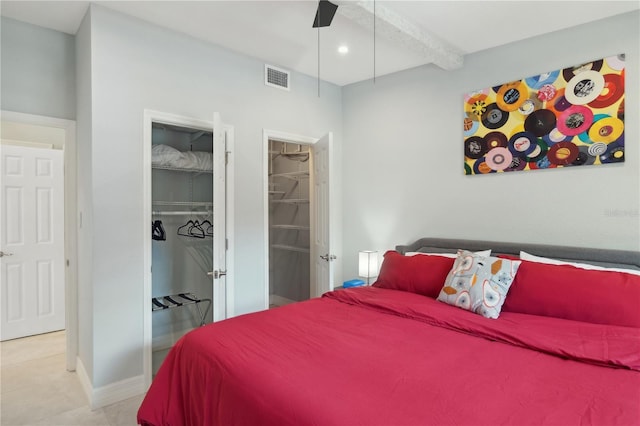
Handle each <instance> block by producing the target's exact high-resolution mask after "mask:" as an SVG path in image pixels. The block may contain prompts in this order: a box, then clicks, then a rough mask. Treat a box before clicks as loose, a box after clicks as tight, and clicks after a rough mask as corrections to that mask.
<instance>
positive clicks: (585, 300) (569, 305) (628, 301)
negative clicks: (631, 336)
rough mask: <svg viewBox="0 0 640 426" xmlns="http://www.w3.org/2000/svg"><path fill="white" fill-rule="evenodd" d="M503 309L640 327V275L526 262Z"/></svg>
mask: <svg viewBox="0 0 640 426" xmlns="http://www.w3.org/2000/svg"><path fill="white" fill-rule="evenodd" d="M502 311H503V312H520V313H524V314H533V315H543V316H549V317H556V318H565V319H570V320H576V321H585V322H590V323H596V324H609V325H622V326H628V327H640V276H637V275H633V274H626V273H624V272H613V271H598V270H587V269H581V268H576V267H574V266H571V265H549V264H545V263H537V262H527V261H522V264H521V265H520V268H519V269H518V273H517V274H516V278H515V279H514V281H513V284H512V285H511V288H510V289H509V295H508V296H507V300H506V301H505V303H504V305H503V306H502Z"/></svg>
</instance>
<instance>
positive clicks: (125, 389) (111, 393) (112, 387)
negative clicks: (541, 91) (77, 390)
mask: <svg viewBox="0 0 640 426" xmlns="http://www.w3.org/2000/svg"><path fill="white" fill-rule="evenodd" d="M76 374H77V375H78V379H79V380H80V384H81V385H82V388H83V389H84V392H85V394H86V395H87V398H88V399H89V406H90V407H91V409H92V410H96V409H98V408H101V407H105V406H107V405H111V404H115V403H116V402H120V401H124V400H125V399H128V398H131V397H134V396H136V395H140V394H143V393H145V392H146V391H147V389H146V386H145V383H144V375H140V376H136V377H131V378H129V379H125V380H121V381H119V382H115V383H111V384H108V385H106V386H102V387H99V388H95V389H94V388H93V386H92V385H91V380H89V376H88V375H87V370H85V368H84V365H83V364H82V360H81V359H80V358H78V360H77V364H76Z"/></svg>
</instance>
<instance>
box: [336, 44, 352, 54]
mask: <svg viewBox="0 0 640 426" xmlns="http://www.w3.org/2000/svg"><path fill="white" fill-rule="evenodd" d="M338 53H339V54H341V55H346V54H347V53H349V46H347V45H346V44H343V45H342V46H340V47H338Z"/></svg>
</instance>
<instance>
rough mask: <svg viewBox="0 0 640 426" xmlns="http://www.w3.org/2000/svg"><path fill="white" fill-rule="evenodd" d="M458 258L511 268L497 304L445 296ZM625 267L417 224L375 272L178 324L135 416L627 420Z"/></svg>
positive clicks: (629, 332)
mask: <svg viewBox="0 0 640 426" xmlns="http://www.w3.org/2000/svg"><path fill="white" fill-rule="evenodd" d="M459 249H464V251H462V250H461V251H459ZM487 249H491V250H492V252H491V255H489V256H487V255H486V253H476V252H477V251H481V250H487ZM419 253H431V254H425V255H423V254H419ZM465 256H466V257H465ZM465 259H466V260H469V259H471V261H472V262H480V264H482V265H484V264H485V263H488V264H491V267H490V269H491V270H492V271H493V272H495V271H497V270H498V269H500V268H502V269H500V271H501V272H504V271H507V274H510V273H513V275H514V276H513V277H512V282H511V284H510V287H509V288H508V292H507V294H506V296H505V297H504V298H503V299H502V302H503V304H502V305H501V312H499V314H498V317H497V318H487V317H485V316H484V315H485V314H486V315H492V314H491V312H485V310H486V306H485V307H483V308H482V309H483V312H482V313H481V314H479V313H478V312H479V310H477V311H475V312H474V311H470V310H467V309H464V308H463V309H461V308H460V306H459V305H456V306H452V305H451V304H449V303H448V302H445V303H443V300H444V299H446V298H447V297H449V296H455V295H454V294H451V295H450V294H448V293H447V292H446V291H445V290H444V289H445V287H451V288H453V287H455V285H457V284H456V283H455V282H452V280H453V281H455V279H456V278H455V277H456V276H457V275H456V274H455V273H454V272H455V271H460V270H462V269H464V267H466V266H465V265H466V264H465V261H466V260H465ZM496 259H498V260H496ZM496 265H498V266H499V268H498V267H496ZM483 267H484V266H483ZM514 271H515V272H514ZM638 271H640V253H638V252H633V251H620V250H597V249H585V248H572V247H557V246H546V245H532V244H514V243H497V242H490V241H467V240H448V239H435V238H423V239H420V240H418V241H416V242H415V243H413V244H410V245H406V246H404V245H403V246H397V247H396V250H392V251H389V252H387V253H386V254H385V256H384V261H383V264H382V267H381V270H380V275H379V277H378V279H377V281H376V283H374V285H373V286H366V287H360V288H352V289H343V290H336V291H332V292H329V293H326V294H324V295H323V296H322V297H320V298H315V299H311V300H308V301H304V302H299V303H295V304H292V305H287V306H284V307H281V308H276V309H271V310H268V311H262V312H257V313H253V314H248V315H243V316H239V317H236V318H232V319H228V320H225V321H221V322H218V323H214V324H209V325H206V326H204V327H200V328H198V329H196V330H194V331H192V332H190V333H188V334H187V335H185V336H184V337H183V338H182V339H181V340H179V341H178V342H177V343H176V345H175V346H174V347H173V348H172V350H171V351H170V353H169V355H168V356H167V358H166V360H165V362H164V363H163V365H162V366H161V368H160V370H159V371H158V374H157V376H156V377H155V378H154V381H153V383H152V385H151V387H150V389H149V391H148V393H147V395H146V397H145V399H144V401H143V403H142V405H141V407H140V409H139V411H138V423H139V424H143V425H528V424H530V425H542V424H545V425H586V424H593V425H637V424H640V275H638V273H639V272H638ZM493 272H492V273H493ZM499 275H500V273H499V272H495V274H494V276H499ZM478 276H481V275H478ZM476 278H477V276H476ZM492 279H493V278H492ZM498 281H500V280H499V279H498ZM487 282H489V281H484V282H483V284H482V285H484V284H486V283H487ZM447 283H448V284H447ZM491 283H493V281H491ZM498 284H500V282H498ZM473 285H474V287H473V288H480V287H475V284H473ZM480 285H481V284H478V286H480ZM491 285H493V284H488V286H491ZM494 287H495V288H496V289H497V286H494ZM487 288H488V291H489V292H490V291H491V288H489V287H487ZM451 291H453V290H451ZM460 294H462V293H460ZM440 299H442V300H440ZM464 299H465V298H464V297H457V299H456V300H457V301H456V303H458V302H460V300H463V302H464ZM488 300H489V299H488ZM490 300H493V299H490ZM461 303H462V302H461ZM484 303H485V305H486V304H487V302H486V300H485V302H484ZM493 303H494V302H490V303H488V304H489V305H492V306H493V307H495V305H494V304H493ZM465 306H466V305H465ZM483 306H484V305H483ZM493 307H492V309H493Z"/></svg>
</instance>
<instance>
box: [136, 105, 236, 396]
mask: <svg viewBox="0 0 640 426" xmlns="http://www.w3.org/2000/svg"><path fill="white" fill-rule="evenodd" d="M211 114H212V117H213V112H212V113H211ZM152 123H164V124H169V125H173V126H180V127H188V128H196V129H202V130H212V129H213V120H200V119H196V118H192V117H186V116H181V115H177V114H172V113H167V112H162V111H154V110H149V109H145V110H144V115H143V122H142V125H143V147H142V151H143V152H142V180H143V186H142V192H143V195H142V204H143V208H142V211H143V223H151V220H152V214H151V212H152V200H151V195H152V194H151V183H152V182H151V181H152V177H151V142H152V130H151V129H152V127H151V126H152ZM223 128H224V131H225V142H226V153H227V155H226V163H227V164H226V186H227V188H226V197H227V198H226V209H227V214H226V234H227V235H226V237H227V258H226V269H227V275H226V277H225V280H226V291H225V302H226V312H227V318H230V317H232V316H234V297H233V296H234V273H233V271H234V256H233V253H234V251H233V250H234V237H233V229H234V221H233V217H234V204H235V199H234V184H235V182H234V176H235V173H234V156H233V152H234V150H233V142H234V127H233V126H230V125H227V124H223ZM142 238H143V241H144V255H143V300H144V309H143V321H142V324H143V327H142V330H143V331H142V335H143V362H142V364H143V375H144V382H145V387H146V388H149V386H151V380H152V367H153V365H152V364H153V360H152V355H153V351H152V340H153V330H152V324H153V322H152V317H151V315H152V309H151V295H152V275H151V258H152V251H151V250H152V247H151V242H152V239H151V227H150V226H143V235H142ZM147 301H148V302H149V303H146V302H147Z"/></svg>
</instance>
